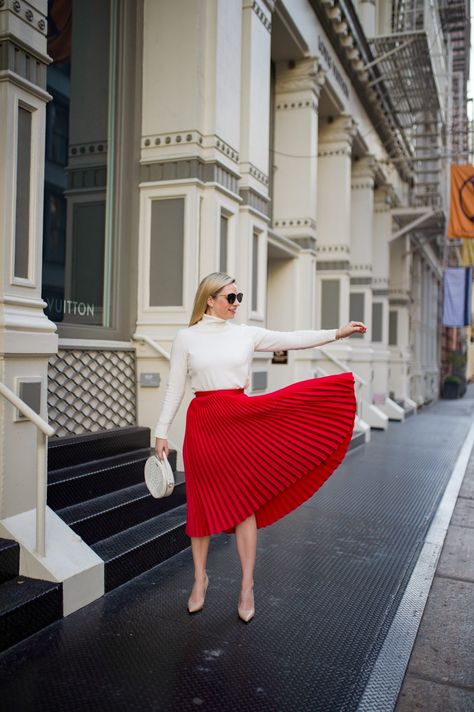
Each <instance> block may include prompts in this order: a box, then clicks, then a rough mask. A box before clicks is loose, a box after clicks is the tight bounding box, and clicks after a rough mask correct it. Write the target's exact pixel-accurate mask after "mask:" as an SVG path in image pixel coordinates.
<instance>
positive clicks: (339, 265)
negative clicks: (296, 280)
mask: <svg viewBox="0 0 474 712" xmlns="http://www.w3.org/2000/svg"><path fill="white" fill-rule="evenodd" d="M350 268H351V263H350V262H349V260H319V259H318V260H317V262H316V270H320V271H322V272H324V271H327V270H331V271H332V270H337V271H344V272H347V271H348V270H350Z"/></svg>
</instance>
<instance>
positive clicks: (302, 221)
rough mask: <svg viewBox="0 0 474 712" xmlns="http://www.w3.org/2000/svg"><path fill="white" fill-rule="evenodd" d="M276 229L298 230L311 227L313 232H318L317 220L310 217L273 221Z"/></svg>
mask: <svg viewBox="0 0 474 712" xmlns="http://www.w3.org/2000/svg"><path fill="white" fill-rule="evenodd" d="M273 225H274V227H275V228H282V227H284V228H288V227H292V228H295V227H296V228H297V227H309V228H310V229H311V230H316V220H314V219H313V218H309V217H306V218H305V217H302V218H279V219H278V220H274V221H273Z"/></svg>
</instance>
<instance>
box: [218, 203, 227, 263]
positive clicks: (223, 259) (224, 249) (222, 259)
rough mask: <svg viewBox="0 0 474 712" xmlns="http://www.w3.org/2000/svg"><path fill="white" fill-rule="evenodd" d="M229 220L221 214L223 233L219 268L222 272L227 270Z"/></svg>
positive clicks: (221, 235) (221, 234)
mask: <svg viewBox="0 0 474 712" xmlns="http://www.w3.org/2000/svg"><path fill="white" fill-rule="evenodd" d="M228 227H229V220H228V218H226V216H225V215H222V214H221V233H220V249H219V269H220V271H221V272H227V234H228Z"/></svg>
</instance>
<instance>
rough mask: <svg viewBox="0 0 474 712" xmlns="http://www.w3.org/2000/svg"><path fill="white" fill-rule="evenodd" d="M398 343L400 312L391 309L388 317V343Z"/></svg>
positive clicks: (394, 344) (393, 344) (395, 344)
mask: <svg viewBox="0 0 474 712" xmlns="http://www.w3.org/2000/svg"><path fill="white" fill-rule="evenodd" d="M397 344H398V312H397V311H391V312H390V314H389V318H388V345H389V346H397Z"/></svg>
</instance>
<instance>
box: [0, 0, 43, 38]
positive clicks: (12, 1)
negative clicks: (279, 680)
mask: <svg viewBox="0 0 474 712" xmlns="http://www.w3.org/2000/svg"><path fill="white" fill-rule="evenodd" d="M45 5H46V3H45ZM1 10H4V11H5V10H7V11H8V10H9V11H10V12H12V13H13V14H15V15H17V16H18V17H19V18H20V19H21V20H23V22H25V23H26V24H27V25H29V26H30V27H31V28H32V29H34V30H35V31H36V32H39V33H40V34H41V35H43V36H44V37H46V35H47V31H48V30H47V23H46V15H45V14H44V13H42V12H38V10H37V9H36V8H35V7H34V6H33V7H32V6H31V4H30V3H27V2H20V0H0V11H1Z"/></svg>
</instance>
